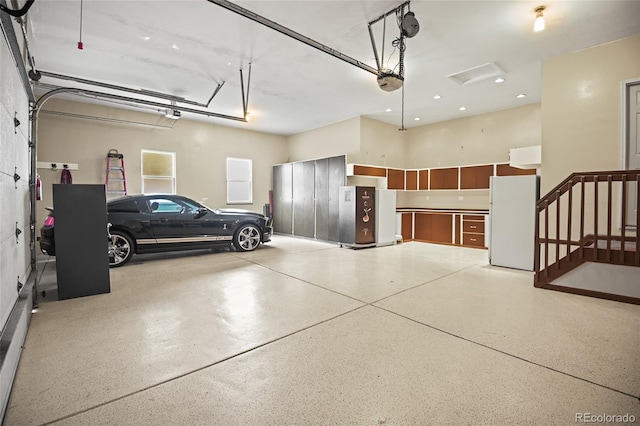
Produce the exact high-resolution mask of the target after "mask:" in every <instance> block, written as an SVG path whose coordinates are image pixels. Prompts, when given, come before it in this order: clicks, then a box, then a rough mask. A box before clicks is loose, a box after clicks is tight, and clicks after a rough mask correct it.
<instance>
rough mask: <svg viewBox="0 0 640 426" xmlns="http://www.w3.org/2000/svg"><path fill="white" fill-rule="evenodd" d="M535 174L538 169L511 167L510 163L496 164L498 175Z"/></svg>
mask: <svg viewBox="0 0 640 426" xmlns="http://www.w3.org/2000/svg"><path fill="white" fill-rule="evenodd" d="M535 174H536V169H518V168H517V167H511V166H510V165H508V164H498V165H497V166H496V176H521V175H535Z"/></svg>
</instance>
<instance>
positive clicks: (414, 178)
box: [404, 170, 428, 191]
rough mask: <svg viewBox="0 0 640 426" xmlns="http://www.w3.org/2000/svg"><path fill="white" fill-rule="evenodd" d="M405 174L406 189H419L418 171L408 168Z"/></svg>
mask: <svg viewBox="0 0 640 426" xmlns="http://www.w3.org/2000/svg"><path fill="white" fill-rule="evenodd" d="M405 176H406V183H405V188H404V189H406V190H407V191H415V190H416V189H418V171H417V170H407V171H406V172H405ZM427 179H428V178H427Z"/></svg>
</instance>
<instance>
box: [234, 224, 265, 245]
mask: <svg viewBox="0 0 640 426" xmlns="http://www.w3.org/2000/svg"><path fill="white" fill-rule="evenodd" d="M233 245H234V246H235V248H237V249H238V250H240V251H252V250H255V249H256V248H258V246H259V245H260V228H258V227H257V226H256V225H252V224H245V225H242V226H241V227H240V228H239V229H238V230H237V231H236V233H235V235H234V236H233Z"/></svg>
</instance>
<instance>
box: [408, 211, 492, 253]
mask: <svg viewBox="0 0 640 426" xmlns="http://www.w3.org/2000/svg"><path fill="white" fill-rule="evenodd" d="M401 216H402V239H403V241H411V240H415V241H421V242H427V243H437V244H452V245H462V246H467V247H475V248H486V244H485V234H484V232H485V217H487V215H486V214H473V213H472V212H470V213H466V212H465V211H464V210H459V211H447V212H438V211H415V212H402V213H401Z"/></svg>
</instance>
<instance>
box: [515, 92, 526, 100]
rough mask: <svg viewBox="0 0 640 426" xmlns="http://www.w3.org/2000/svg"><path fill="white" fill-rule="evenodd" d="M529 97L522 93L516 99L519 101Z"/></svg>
mask: <svg viewBox="0 0 640 426" xmlns="http://www.w3.org/2000/svg"><path fill="white" fill-rule="evenodd" d="M526 96H527V95H525V94H524V93H520V94H519V95H516V98H518V99H522V98H524V97H526Z"/></svg>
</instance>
